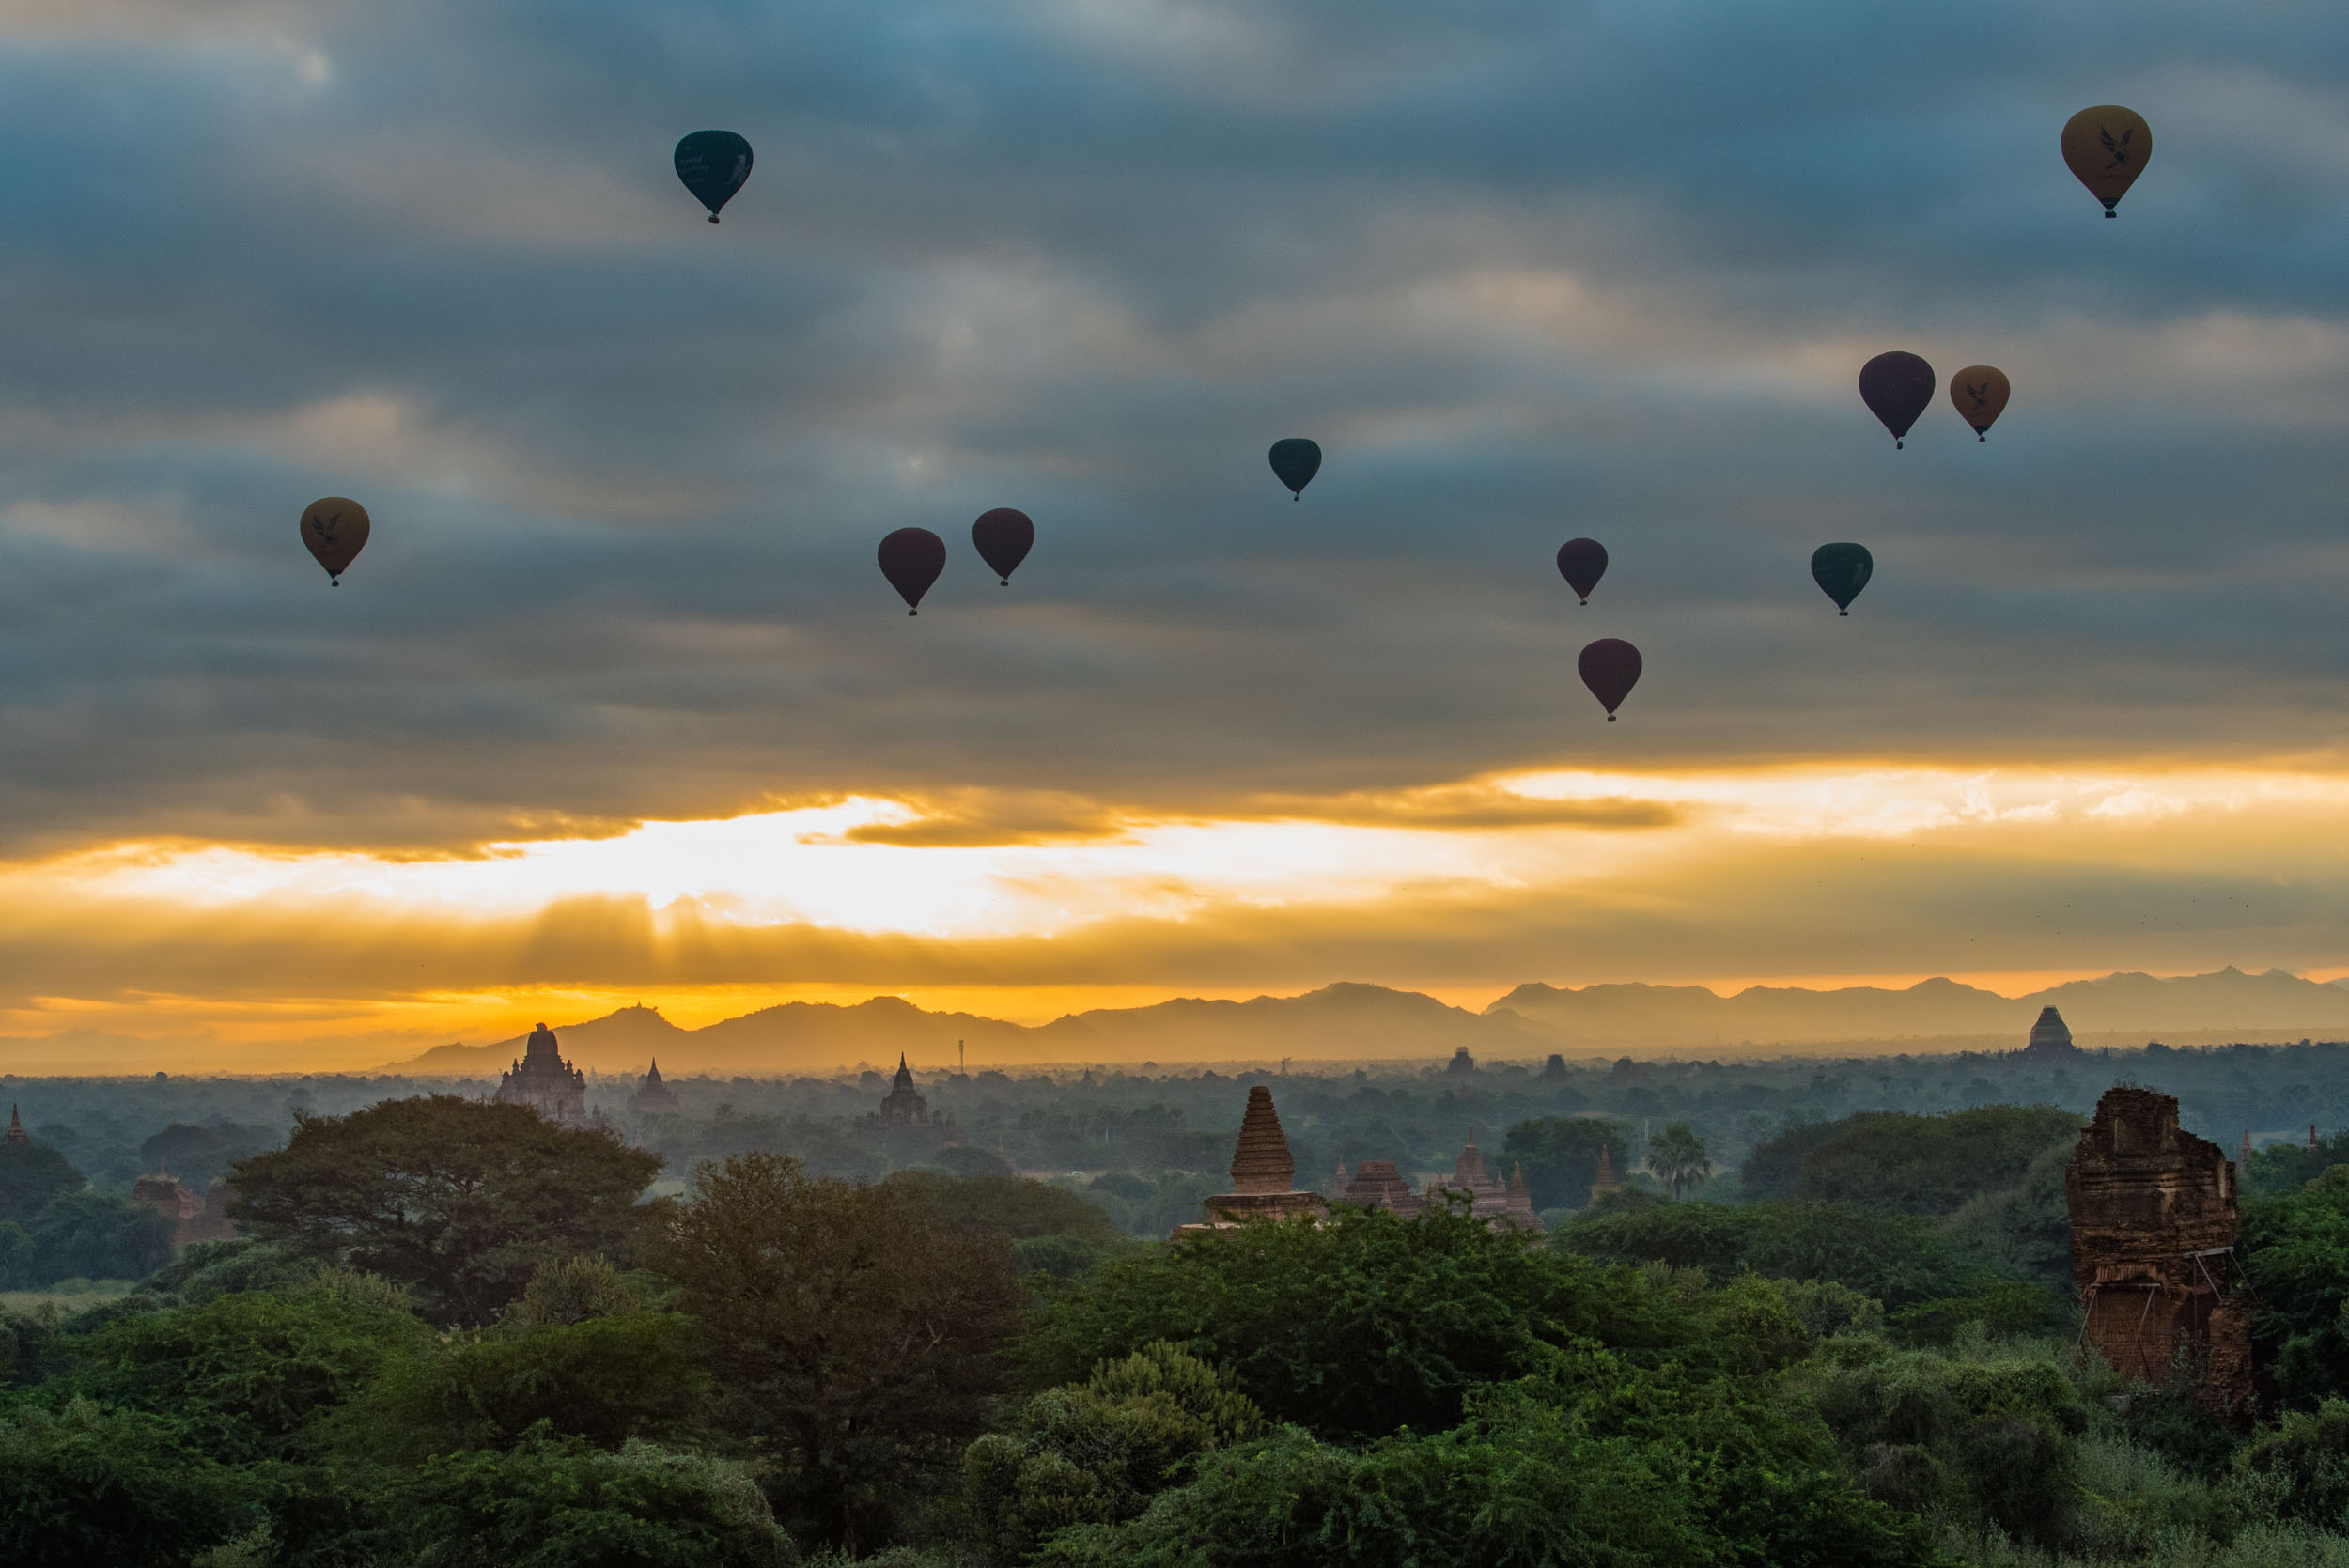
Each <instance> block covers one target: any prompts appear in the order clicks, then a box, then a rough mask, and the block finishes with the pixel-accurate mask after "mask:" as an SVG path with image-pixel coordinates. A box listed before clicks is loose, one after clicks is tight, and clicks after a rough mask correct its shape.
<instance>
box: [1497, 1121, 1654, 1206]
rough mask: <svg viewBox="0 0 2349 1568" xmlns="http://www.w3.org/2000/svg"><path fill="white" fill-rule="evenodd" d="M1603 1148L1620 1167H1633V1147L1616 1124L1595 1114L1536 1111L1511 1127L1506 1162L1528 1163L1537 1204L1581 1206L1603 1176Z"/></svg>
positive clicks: (1504, 1147)
mask: <svg viewBox="0 0 2349 1568" xmlns="http://www.w3.org/2000/svg"><path fill="white" fill-rule="evenodd" d="M1602 1149H1604V1150H1605V1151H1606V1152H1607V1158H1608V1161H1609V1163H1610V1164H1611V1165H1612V1166H1613V1167H1614V1169H1615V1170H1616V1171H1618V1172H1622V1171H1627V1170H1629V1169H1630V1168H1631V1146H1630V1144H1629V1143H1628V1142H1626V1141H1625V1139H1624V1136H1623V1131H1622V1129H1621V1128H1619V1127H1617V1126H1615V1124H1614V1123H1612V1122H1608V1121H1602V1120H1600V1119H1599V1118H1598V1117H1595V1116H1537V1117H1533V1118H1532V1119H1531V1120H1528V1121H1523V1122H1519V1123H1517V1125H1516V1126H1513V1127H1511V1128H1510V1129H1509V1133H1508V1136H1507V1137H1506V1138H1504V1139H1503V1140H1502V1141H1501V1165H1502V1166H1503V1167H1507V1166H1510V1165H1516V1164H1521V1165H1523V1166H1524V1167H1525V1185H1526V1188H1527V1189H1528V1190H1529V1191H1530V1192H1531V1193H1532V1197H1533V1206H1534V1208H1536V1209H1553V1208H1580V1207H1581V1206H1582V1205H1583V1204H1584V1203H1588V1202H1589V1201H1590V1197H1591V1184H1592V1183H1593V1182H1595V1181H1596V1180H1597V1179H1598V1157H1599V1151H1600V1150H1602Z"/></svg>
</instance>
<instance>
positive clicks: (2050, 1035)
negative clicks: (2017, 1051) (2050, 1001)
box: [2023, 1007, 2078, 1056]
mask: <svg viewBox="0 0 2349 1568" xmlns="http://www.w3.org/2000/svg"><path fill="white" fill-rule="evenodd" d="M2023 1049H2025V1050H2026V1051H2028V1052H2030V1054H2031V1055H2033V1056H2064V1055H2068V1054H2070V1053H2071V1052H2073V1051H2076V1050H2077V1049H2078V1047H2077V1046H2075V1045H2073V1044H2072V1031H2071V1030H2070V1029H2069V1028H2068V1027H2066V1026H2065V1024H2064V1022H2063V1015H2062V1014H2061V1013H2059V1012H2057V1011H2056V1010H2055V1009H2054V1008H2052V1007H2042V1008H2041V1009H2040V1010H2039V1021H2038V1022H2037V1023H2035V1024H2032V1025H2031V1026H2030V1042H2029V1043H2028V1044H2026V1045H2025V1046H2024V1047H2023Z"/></svg>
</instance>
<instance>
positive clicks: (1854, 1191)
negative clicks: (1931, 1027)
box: [1793, 1105, 2080, 1214]
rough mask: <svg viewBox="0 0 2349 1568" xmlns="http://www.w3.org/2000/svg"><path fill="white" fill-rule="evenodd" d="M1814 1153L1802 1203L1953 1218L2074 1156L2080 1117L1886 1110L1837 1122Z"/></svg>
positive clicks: (1804, 1173) (1802, 1177) (1800, 1183)
mask: <svg viewBox="0 0 2349 1568" xmlns="http://www.w3.org/2000/svg"><path fill="white" fill-rule="evenodd" d="M1829 1126H1831V1127H1832V1128H1833V1129H1834V1131H1833V1132H1832V1134H1831V1135H1830V1136H1828V1137H1827V1138H1824V1139H1822V1140H1820V1141H1818V1142H1817V1143H1815V1144H1813V1145H1812V1147H1811V1148H1809V1149H1808V1150H1806V1151H1805V1152H1804V1153H1803V1155H1802V1157H1801V1159H1800V1170H1799V1173H1798V1175H1797V1180H1796V1185H1795V1192H1794V1194H1793V1195H1794V1196H1796V1197H1799V1198H1815V1199H1820V1200H1822V1201H1824V1202H1827V1203H1873V1204H1875V1205H1877V1206H1879V1207H1883V1208H1896V1209H1906V1210H1907V1211H1908V1212H1909V1213H1911V1214H1948V1213H1950V1212H1952V1210H1954V1209H1956V1208H1957V1207H1959V1206H1960V1205H1961V1204H1964V1203H1967V1202H1968V1201H1969V1200H1971V1199H1974V1198H1976V1197H1979V1196H1981V1195H1983V1194H1984V1193H1989V1192H1997V1191H2002V1190H2004V1189H2006V1188H2013V1187H2015V1186H2017V1185H2019V1184H2020V1183H2021V1182H2022V1180H2023V1178H2024V1175H2025V1173H2026V1172H2028V1171H2029V1170H2030V1165H2031V1162H2032V1161H2033V1160H2035V1159H2037V1158H2039V1157H2041V1156H2043V1155H2045V1154H2047V1153H2050V1152H2052V1151H2055V1150H2061V1151H2062V1155H2061V1157H2062V1158H2065V1159H2068V1158H2069V1157H2070V1154H2071V1150H2072V1146H2073V1145H2074V1143H2076V1142H2077V1141H2078V1138H2079V1131H2080V1118H2079V1117H2078V1116H2077V1115H2075V1114H2074V1113H2073V1112H2071V1111H2069V1110H2063V1109H2062V1108H2061V1107H2060V1106H2052V1105H2032V1106H2017V1105H1987V1106H1980V1107H1977V1108H1976V1109H1974V1110H1957V1111H1952V1112H1950V1113H1948V1114H1946V1115H1939V1116H1911V1115H1906V1114H1904V1113H1900V1112H1893V1111H1885V1112H1875V1113H1871V1114H1868V1115H1862V1116H1854V1117H1850V1118H1848V1119H1847V1120H1845V1121H1843V1122H1838V1123H1832V1124H1829Z"/></svg>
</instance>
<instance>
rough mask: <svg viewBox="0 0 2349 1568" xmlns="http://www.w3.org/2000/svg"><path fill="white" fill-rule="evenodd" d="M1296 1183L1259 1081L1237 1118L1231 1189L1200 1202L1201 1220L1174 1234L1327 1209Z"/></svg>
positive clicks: (1294, 1162) (1180, 1227)
mask: <svg viewBox="0 0 2349 1568" xmlns="http://www.w3.org/2000/svg"><path fill="white" fill-rule="evenodd" d="M1296 1184H1297V1160H1296V1158H1295V1157H1293V1156H1291V1155H1290V1153H1289V1141H1288V1138H1287V1135H1285V1134H1284V1133H1283V1132H1282V1131H1281V1117H1280V1113H1279V1112H1278V1111H1276V1110H1273V1109H1272V1091H1271V1090H1269V1089H1268V1088H1266V1087H1265V1086H1264V1085H1263V1084H1261V1083H1259V1084H1257V1085H1256V1086H1255V1087H1254V1088H1252V1089H1251V1090H1249V1091H1248V1110H1247V1111H1246V1112H1245V1113H1244V1114H1242V1116H1241V1117H1240V1124H1239V1144H1238V1146H1237V1148H1235V1149H1234V1150H1233V1151H1232V1190H1231V1191H1229V1192H1219V1193H1217V1194H1216V1195H1215V1196H1213V1197H1211V1198H1208V1199H1206V1200H1205V1201H1204V1202H1203V1203H1201V1204H1200V1207H1201V1208H1202V1209H1204V1210H1205V1211H1206V1219H1204V1220H1203V1221H1201V1222H1200V1223H1198V1224H1195V1225H1177V1226H1175V1234H1176V1235H1181V1234H1183V1233H1185V1232H1186V1231H1212V1230H1221V1229H1223V1228H1225V1227H1227V1226H1232V1225H1238V1224H1244V1223H1245V1222H1247V1221H1248V1220H1251V1219H1287V1218H1289V1217H1290V1216H1291V1215H1299V1214H1319V1213H1321V1212H1322V1211H1323V1209H1324V1208H1325V1207H1326V1206H1327V1204H1326V1203H1325V1201H1324V1200H1323V1198H1322V1196H1321V1194H1320V1193H1318V1192H1300V1191H1299V1190H1297V1185H1296Z"/></svg>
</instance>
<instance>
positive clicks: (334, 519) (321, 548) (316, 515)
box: [302, 495, 368, 588]
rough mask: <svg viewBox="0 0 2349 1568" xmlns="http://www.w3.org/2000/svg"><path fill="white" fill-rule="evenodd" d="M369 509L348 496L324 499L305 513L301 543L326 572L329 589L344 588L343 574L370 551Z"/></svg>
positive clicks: (305, 508) (320, 498)
mask: <svg viewBox="0 0 2349 1568" xmlns="http://www.w3.org/2000/svg"><path fill="white" fill-rule="evenodd" d="M367 531H368V523H367V509H366V507H365V506H362V505H359V504H358V503H357V502H356V501H353V500H351V499H350V497H349V496H342V495H322V496H320V497H319V498H318V499H317V500H316V501H313V502H311V503H310V505H307V506H305V507H303V510H302V542H303V544H304V545H306V546H308V547H309V551H310V553H311V555H312V556H314V557H315V558H316V559H317V561H318V564H319V566H321V567H325V568H326V582H327V585H328V586H329V587H334V588H339V587H341V586H342V585H343V573H345V572H347V571H349V570H350V563H351V562H353V561H355V560H357V559H358V558H359V552H360V551H363V550H365V549H366V547H367Z"/></svg>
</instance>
